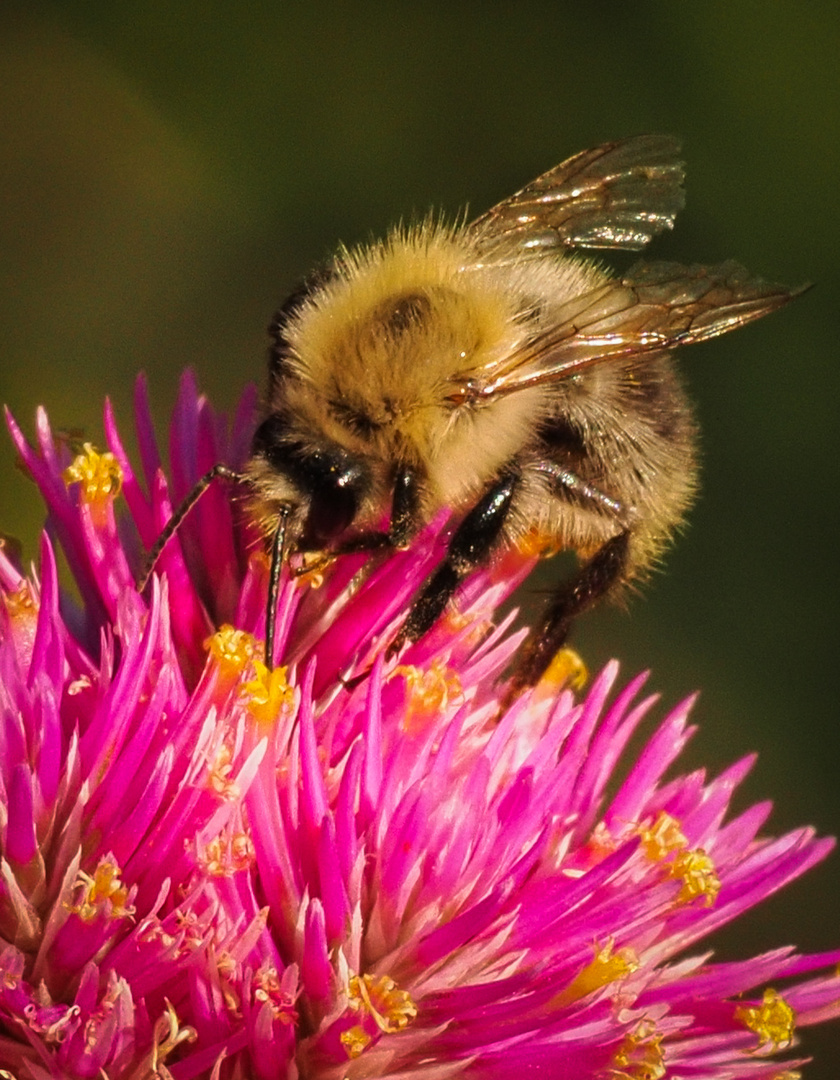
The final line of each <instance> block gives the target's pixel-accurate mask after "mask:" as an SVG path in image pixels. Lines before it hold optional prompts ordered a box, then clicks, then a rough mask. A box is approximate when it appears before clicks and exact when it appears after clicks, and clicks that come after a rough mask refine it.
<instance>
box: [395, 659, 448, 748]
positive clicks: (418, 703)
mask: <svg viewBox="0 0 840 1080" xmlns="http://www.w3.org/2000/svg"><path fill="white" fill-rule="evenodd" d="M393 674H394V675H402V676H403V677H404V678H405V685H406V690H407V695H406V707H405V716H404V718H403V723H402V727H403V730H404V731H406V732H411V731H415V730H418V729H421V728H423V727H425V726H426V724H428V723H429V721H431V720H433V719H435V717H438V716H440V714H441V712H442V711H443V710H444V709H446V708H448V706H449V705H450V703H451V702H452V700H453V698H458V697H459V696H460V695H461V693H462V692H463V691H462V688H461V680H460V679H459V678H458V674H457V672H455V671H453V670H452V669H451V668H448V667H447V666H446V665H445V664H443V663H441V661H439V660H435V662H434V663H433V664H432V666H431V667H430V668H428V669H426V670H425V671H424V670H423V669H422V668H418V667H414V666H412V665H410V664H401V665H400V666H399V667H397V668H394V672H393Z"/></svg>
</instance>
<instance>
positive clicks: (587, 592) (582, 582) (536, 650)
mask: <svg viewBox="0 0 840 1080" xmlns="http://www.w3.org/2000/svg"><path fill="white" fill-rule="evenodd" d="M629 539H630V534H629V532H627V531H624V532H620V533H618V534H617V535H616V536H613V537H611V538H610V539H609V540H607V541H606V543H605V544H603V545H602V546H601V547H600V548H599V549H598V551H596V553H595V554H594V555H593V556H592V558H591V559H590V560H589V562H587V563H585V564H584V565H583V566H582V567H581V569H580V570H579V571H578V572H577V574H575V576H574V577H572V578H571V579H570V580H569V581H564V582H563V583H562V585H561V586H560V588H559V589H558V591H557V592H556V594H555V595H554V598H553V599H552V600H551V602H550V603H549V605H548V607H547V608H546V610H545V612H544V613H543V615H542V618H541V619H540V621H539V622H538V623H537V624H536V625H535V626H534V627H533V628H532V630H531V633H530V634H529V636H528V639H527V640H526V642H525V644H524V646H523V648H522V651H521V652H520V653H519V656H518V658H517V661H516V665H515V667H514V669H513V673H512V675H511V677H510V680H509V682H508V685H507V687H506V688H505V691H504V694H503V697H502V711H504V710H505V709H507V708H508V707H509V706H510V705H512V704H513V702H514V701H516V699H517V698H518V697H519V695H520V694H522V693H523V691H525V690H527V689H529V687H532V686H535V685H536V684H537V683H538V682H539V681H540V679H541V678H542V676H543V675H544V674H545V673H546V671H547V670H548V668H549V666H550V665H551V662H552V660H553V659H554V657H555V656H556V655H557V653H558V652H559V650H560V649H561V648H562V647H563V645H564V644H565V642H566V638H567V637H568V635H569V630H570V629H571V626H572V623H573V622H574V620H575V619H576V618H577V616H578V615H580V614H581V613H582V612H584V611H586V609H587V608H589V607H590V606H591V605H592V604H594V603H595V601H596V600H599V599H600V598H601V597H602V596H604V595H605V594H606V593H608V592H609V591H610V589H611V588H612V587H613V586H614V585H615V584H616V583H617V582H618V581H620V580H621V578H622V577H623V575H624V572H625V569H626V567H627V557H628V549H629Z"/></svg>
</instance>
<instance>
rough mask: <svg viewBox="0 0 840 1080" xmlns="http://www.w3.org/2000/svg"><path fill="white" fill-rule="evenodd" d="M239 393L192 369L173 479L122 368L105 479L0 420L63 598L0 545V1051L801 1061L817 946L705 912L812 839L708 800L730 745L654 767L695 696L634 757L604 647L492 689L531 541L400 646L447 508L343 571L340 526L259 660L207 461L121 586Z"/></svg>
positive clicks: (527, 1069)
mask: <svg viewBox="0 0 840 1080" xmlns="http://www.w3.org/2000/svg"><path fill="white" fill-rule="evenodd" d="M254 400H255V397H254V392H253V390H249V391H248V392H247V393H246V395H245V396H244V397H243V399H242V402H241V404H240V406H239V408H238V410H237V412H236V416H235V418H234V420H233V421H232V424H231V423H229V422H228V421H227V420H226V418H225V417H223V416H221V415H219V414H217V413H216V412H215V411H214V410H213V409H212V407H211V406H210V404H209V403H208V402H207V400H206V399H205V398H204V397H202V396H201V395H200V393H199V392H198V389H197V387H196V384H195V380H194V378H193V377H192V376H190V375H187V376H185V378H184V380H183V381H182V385H181V391H180V394H179V397H178V402H177V405H176V410H175V418H174V421H173V425H172V427H171V430H170V440H169V455H168V456H169V460H170V461H171V463H172V470H171V474H170V475H169V476H167V475H165V473H164V471H163V466H162V456H161V454H160V452H159V450H158V447H157V443H156V440H155V436H154V428H153V424H152V419H151V413H150V409H149V405H148V400H147V395H146V388H145V382H144V381H143V380H138V384H137V389H136V396H135V409H136V423H137V429H138V436H139V443H140V456H141V462H142V464H141V466H139V467H138V468H137V469H135V468H134V467H133V466H132V464H131V462H130V461H129V459H128V457H127V455H126V452H125V449H124V446H123V443H122V440H121V438H120V433H119V430H118V425H117V422H116V420H115V418H114V415H113V412H112V410H111V409H110V406H106V412H105V431H106V435H107V442H108V445H109V446H110V448H111V451H112V453H113V454H114V455H115V457H116V459H117V461H118V463H119V465H120V467H121V469H122V492H123V496H124V498H119V499H117V500H116V502H114V499H113V494H111V495H110V496H109V498H110V501H108V499H107V498H106V500H105V502H104V503H103V504H101V505H98V506H97V507H92V506H91V505H89V504H88V503H86V502H85V497H86V496H85V494H84V493H83V492H82V491H81V490H77V489H76V487H75V486H71V489H68V485H67V484H66V483H65V480H64V478H63V470H64V468H65V466H66V465H67V461H66V460H65V458H66V457H67V454H66V453H65V450H64V448H63V447H61V446H59V445H57V444H56V443H55V442H54V441H53V437H52V433H51V431H50V427H49V424H48V423H47V420H46V417H45V416H44V415H43V414H40V415H39V417H38V421H37V429H36V442H35V446H34V447H33V446H30V445H29V444H28V443H27V442H26V440H25V439H24V438H23V436H22V434H21V432H20V430H19V429H18V428H17V426H16V425H15V423H14V421H11V420H10V422H9V426H10V431H11V433H12V438H13V440H14V442H15V445H16V446H17V448H18V452H19V454H20V456H21V458H22V460H23V461H24V463H25V464H26V466H27V468H28V469H29V471H30V473H31V474H32V476H33V478H34V479H35V481H36V482H37V483H38V484H39V486H40V487H41V490H42V492H43V495H44V498H45V501H46V503H47V506H48V509H49V514H50V529H51V532H52V535H53V536H54V537H55V538H56V539H57V540H58V542H59V543H60V544H61V545H62V547H63V550H64V554H65V557H66V560H67V563H68V565H69V566H70V569H71V572H72V573H73V575H74V577H75V584H76V589H77V592H78V599H77V600H74V599H72V598H71V597H70V595H69V594H68V592H67V591H66V590H65V589H64V588H63V586H62V583H61V580H60V578H59V574H58V572H57V568H56V559H55V556H54V552H53V548H52V544H51V542H50V541H49V540H47V539H46V537H45V538H44V540H43V543H42V547H41V561H40V570H39V575H40V581H34V580H33V581H28V580H27V579H26V578H25V577H24V576H23V575H22V573H21V572H20V570H19V569H18V568H17V567H16V566H15V565H14V562H13V561H12V560H10V559H9V558H8V557H7V556H6V555H5V554H4V553H3V551H2V550H0V593H2V598H3V601H4V602H3V604H2V605H0V739H2V743H3V754H2V755H0V798H1V799H2V810H3V814H2V816H0V855H2V860H0V871H2V872H0V968H2V971H3V978H2V979H0V1069H4V1070H6V1071H7V1072H9V1073H11V1074H13V1075H16V1076H31V1077H33V1078H35V1080H46V1078H47V1077H48V1076H50V1077H52V1076H54V1077H62V1078H69V1077H73V1078H76V1077H83V1076H91V1077H96V1076H102V1075H107V1076H113V1077H115V1078H116V1077H117V1076H123V1075H124V1076H126V1077H134V1076H141V1075H146V1074H147V1073H149V1070H150V1069H151V1068H152V1065H151V1063H152V1062H154V1063H155V1067H156V1068H157V1069H158V1073H159V1074H160V1075H166V1073H165V1071H164V1070H168V1073H169V1075H171V1076H173V1077H175V1078H176V1080H187V1078H191V1077H195V1078H196V1080H237V1078H240V1077H241V1078H245V1077H249V1078H255V1080H263V1078H265V1080H274V1078H280V1080H295V1078H299V1077H303V1076H307V1077H320V1076H324V1077H334V1078H338V1077H347V1078H348V1080H360V1078H362V1077H370V1078H375V1077H401V1078H403V1080H411V1078H412V1077H416V1078H417V1080H421V1078H425V1080H450V1078H454V1077H456V1076H459V1077H463V1078H464V1080H495V1078H497V1077H498V1080H507V1078H508V1077H509V1076H510V1074H511V1070H514V1071H519V1072H523V1073H524V1074H526V1075H528V1076H532V1077H540V1076H545V1077H546V1078H548V1077H551V1078H552V1080H556V1078H558V1077H559V1078H561V1080H564V1078H565V1080H605V1078H609V1077H615V1078H616V1080H617V1078H619V1077H621V1078H624V1080H626V1078H627V1077H630V1078H632V1080H639V1078H640V1077H642V1076H660V1075H662V1076H675V1077H676V1076H681V1077H685V1078H686V1080H689V1078H692V1080H700V1078H703V1080H739V1078H742V1077H743V1078H744V1080H747V1078H753V1080H757V1078H767V1080H770V1078H771V1077H773V1078H775V1077H778V1076H780V1075H783V1072H784V1070H785V1069H786V1068H794V1067H795V1066H796V1063H797V1062H798V1061H799V1060H800V1056H799V1055H797V1053H796V1050H795V1046H794V1042H795V1034H794V1030H793V1026H792V1025H793V1019H792V1018H793V1016H794V1014H795V1016H796V1023H798V1024H799V1025H806V1024H813V1023H818V1022H823V1021H825V1020H828V1019H831V1018H834V1017H836V1016H837V1015H838V1013H840V977H838V975H837V964H838V961H840V952H826V953H823V954H821V955H817V956H801V955H799V954H798V953H797V952H796V951H795V950H794V949H791V948H786V949H779V950H775V951H773V952H768V953H765V954H763V955H762V956H757V957H753V958H747V959H743V958H742V959H739V960H738V961H737V962H726V961H725V960H724V961H720V960H713V959H712V957H711V955H709V950H708V946H707V945H706V944H705V940H706V938H707V937H708V935H709V934H710V933H712V932H713V931H714V930H715V929H716V928H718V927H719V926H721V925H723V924H724V923H727V922H731V921H733V920H735V919H737V918H741V917H742V916H744V914H745V913H746V912H747V911H748V909H749V908H750V907H752V906H754V905H755V904H758V903H759V902H761V900H763V899H764V898H765V897H767V896H768V895H770V894H772V893H773V892H775V891H776V890H778V889H780V888H782V887H784V886H785V885H786V884H787V883H789V882H791V881H793V880H794V879H795V878H797V877H798V876H799V875H800V874H803V873H805V872H806V871H807V870H808V869H810V867H812V866H813V865H814V864H815V863H817V862H818V861H819V860H820V859H822V858H824V857H825V856H826V855H827V854H828V852H829V850H830V849H831V846H832V842H831V841H830V840H825V839H819V838H816V837H815V835H814V833H813V831H812V830H810V829H801V830H798V831H796V832H792V833H789V834H788V835H786V836H782V837H780V838H773V837H772V836H768V835H765V832H764V830H765V829H766V823H767V819H768V815H769V812H770V804H769V803H767V802H764V803H758V804H756V805H755V806H752V807H747V808H746V809H743V810H739V811H738V812H737V813H733V810H732V800H733V797H734V796H735V793H736V790H737V788H738V785H739V784H740V783H741V781H742V780H743V779H744V777H745V776H746V774H747V772H748V771H749V769H750V767H751V766H752V763H753V759H752V758H745V759H743V760H742V761H739V762H736V763H735V764H734V765H732V766H731V767H730V768H729V769H727V770H725V771H724V772H723V773H721V774H720V775H719V776H717V777H711V778H709V777H707V775H706V773H705V772H704V771H703V770H699V769H698V770H696V771H694V772H692V773H689V774H685V775H681V774H680V773H679V772H678V771H677V769H676V762H677V758H678V757H679V754H680V752H681V751H682V748H683V747H684V745H685V743H686V742H687V740H688V739H689V738H690V736H691V733H692V730H693V729H692V728H691V727H690V724H689V715H690V711H691V706H692V699H689V700H687V701H685V702H683V703H682V704H680V705H678V706H677V707H676V708H675V709H674V710H672V711H671V712H670V713H669V714H668V715H667V716H665V718H664V720H660V721H659V722H658V726H657V725H656V724H654V725H653V727H652V729H651V728H649V729H648V730H649V731H651V730H652V733H651V734H649V735H648V736H647V741H646V743H645V744H644V745H643V747H642V749H641V751H639V752H638V753H635V752H633V751H632V750H631V749H630V747H631V737H632V736H634V734H637V733H638V732H639V731H640V730H644V725H648V724H649V723H650V721H649V720H648V717H649V716H650V715H651V714H652V713H653V711H654V709H655V707H656V698H655V697H654V696H647V697H645V696H642V693H643V690H642V687H643V684H644V682H645V676H638V677H637V678H635V679H633V680H631V681H630V682H629V683H628V684H627V685H626V686H624V687H623V688H622V687H620V686H619V685H618V665H617V664H615V663H612V664H610V665H608V666H607V667H606V668H605V669H604V671H603V672H602V673H601V674H599V675H598V676H596V678H595V680H594V681H593V683H592V686H591V687H590V689H589V691H588V692H587V693H585V694H583V695H580V696H579V697H575V695H574V694H572V693H571V692H570V691H563V692H558V693H554V692H553V691H552V689H551V687H550V686H549V685H548V684H547V683H545V684H543V685H541V686H539V687H538V688H537V689H536V691H535V692H533V693H531V694H525V695H523V696H522V697H521V698H520V699H519V700H518V701H517V702H516V703H515V704H514V705H513V706H512V707H511V708H510V709H509V710H508V711H507V712H506V713H505V715H503V716H501V717H499V716H498V713H499V694H500V687H501V686H502V685H503V677H504V676H503V673H504V671H505V669H506V667H507V666H508V665H509V663H510V662H511V659H512V658H513V657H514V656H515V654H516V651H517V649H518V648H519V647H520V646H521V638H522V635H521V632H512V631H511V629H510V627H511V623H510V621H509V620H507V621H504V622H503V623H501V624H500V625H499V626H496V627H493V626H492V625H491V623H492V620H493V618H494V614H495V611H496V608H497V607H498V605H499V604H501V603H502V602H503V601H504V600H505V598H506V597H507V596H509V595H510V593H511V591H512V590H513V589H514V588H515V586H516V584H517V583H518V582H519V581H520V580H521V579H522V578H523V577H524V576H525V575H526V574H527V573H528V571H529V569H530V566H531V561H529V560H528V559H526V558H525V557H522V558H514V557H513V556H511V557H510V560H509V566H508V565H504V566H503V565H501V564H499V565H491V566H489V567H486V568H483V569H481V570H480V571H479V572H477V573H476V574H474V575H473V576H472V577H471V578H470V579H469V580H468V581H467V582H466V583H465V585H464V587H463V588H462V589H461V590H459V592H458V594H457V596H456V598H455V603H454V604H453V610H452V613H451V615H448V616H447V618H445V619H442V620H441V621H440V622H439V623H438V624H437V625H436V626H435V627H434V628H433V630H432V632H430V633H429V634H428V635H426V636H425V637H424V638H423V639H422V640H421V641H419V642H417V643H415V644H414V645H412V646H410V647H409V648H407V649H405V651H404V652H403V654H402V656H401V657H399V658H398V659H396V658H393V659H392V658H389V657H387V656H386V653H385V649H386V646H387V643H388V641H389V640H390V635H391V633H392V632H393V628H395V627H396V626H398V625H399V623H400V621H401V620H402V619H403V618H404V616H405V612H406V607H407V605H408V603H409V602H410V599H411V597H412V596H413V595H414V593H415V592H416V589H417V587H418V585H419V584H420V583H421V582H422V581H423V579H424V577H425V575H426V574H427V573H428V572H429V570H430V568H431V567H432V566H434V565H435V564H436V563H437V562H438V561H439V559H440V557H441V554H442V552H443V550H444V548H445V545H446V543H447V537H448V533H447V530H448V529H449V525H448V524H447V522H446V521H444V520H439V521H436V522H434V523H432V524H431V525H430V526H429V527H428V528H427V529H426V530H425V531H424V533H423V534H422V535H421V536H419V537H417V539H416V541H415V543H414V544H413V546H412V547H411V548H410V549H409V550H406V551H400V552H394V553H392V554H390V555H389V556H388V557H387V558H382V559H381V560H379V561H377V562H376V563H375V564H374V563H371V565H370V567H369V570H370V573H369V575H368V577H367V578H366V579H365V580H364V581H362V580H361V577H358V574H359V571H360V570H362V569H363V568H364V567H365V565H366V556H364V555H356V556H353V557H340V558H339V559H337V560H336V562H335V564H334V565H333V566H332V567H331V568H330V570H329V572H328V573H327V575H326V578H325V581H324V582H323V584H322V586H321V587H320V588H314V587H310V586H309V585H308V584H306V583H305V582H304V581H303V580H301V579H300V578H294V577H292V576H291V575H288V576H287V575H286V574H285V573H284V577H283V584H282V588H281V595H280V597H279V601H278V611H277V645H276V658H277V662H278V663H279V664H281V665H283V667H282V669H281V668H278V669H277V670H275V671H274V672H273V674H270V673H268V672H267V671H266V670H265V668H264V667H262V665H261V663H260V662H259V661H260V660H261V652H260V649H261V636H262V635H263V634H264V632H265V584H266V564H265V561H264V558H263V555H262V551H261V546H260V540H259V537H258V536H257V535H256V533H255V530H254V528H253V527H252V525H250V524H249V523H248V521H247V520H246V514H245V513H243V510H244V503H243V500H242V499H241V495H242V492H238V491H235V490H232V488H231V485H230V484H228V483H215V482H214V483H213V484H211V486H210V488H209V489H208V490H207V491H206V492H205V494H204V495H203V496H202V498H201V500H199V503H198V504H197V506H196V507H194V508H193V510H192V511H190V513H189V514H188V515H187V517H186V519H185V520H184V522H183V523H182V525H181V527H180V529H179V531H178V533H177V535H176V536H175V537H174V538H173V539H172V541H171V542H170V543H169V544H168V545H167V547H166V549H165V551H164V552H163V554H162V556H161V558H160V561H159V563H158V565H157V567H156V572H155V575H154V576H153V579H152V580H151V582H150V583H149V584H148V587H147V588H146V589H145V590H144V592H143V594H142V595H141V594H139V593H138V591H137V589H136V587H135V584H134V580H135V577H136V576H137V575H138V574H139V573H140V570H141V564H142V562H143V558H144V555H143V551H144V549H148V547H149V546H150V545H151V544H152V543H153V542H154V539H155V537H156V535H157V534H158V532H159V530H160V529H161V528H162V527H163V525H164V524H165V523H166V521H167V520H168V519H169V516H170V515H171V513H172V506H173V503H174V504H177V503H178V501H179V500H180V499H181V498H183V496H184V494H185V493H186V492H187V491H188V490H190V488H192V486H193V485H194V484H195V482H196V481H197V480H198V478H199V476H200V475H201V474H202V473H204V472H206V471H207V470H208V469H210V468H211V467H212V466H213V465H214V464H216V463H219V462H221V463H224V464H226V465H228V467H230V468H232V469H234V470H236V469H241V468H242V465H243V462H244V461H245V460H246V459H247V456H248V453H249V447H250V440H251V435H252V431H253V424H254ZM444 516H445V515H444ZM225 623H228V624H231V625H229V626H226V627H222V624H225ZM234 627H235V629H234ZM353 676H361V677H360V678H354V677H353ZM618 774H620V775H623V776H624V780H623V781H622V782H620V783H617V782H616V779H615V778H616V776H617V775H618ZM785 937H787V931H785ZM773 1010H775V1012H774V1011H773ZM788 1016H789V1017H791V1020H790V1024H789V1026H788V1027H786V1026H785V1024H786V1023H787V1021H786V1019H785V1018H786V1017H788Z"/></svg>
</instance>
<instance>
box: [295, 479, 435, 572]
mask: <svg viewBox="0 0 840 1080" xmlns="http://www.w3.org/2000/svg"><path fill="white" fill-rule="evenodd" d="M419 511H420V478H419V477H418V475H417V473H416V472H415V471H414V469H410V468H409V467H408V466H407V465H404V466H402V467H401V468H400V469H399V470H398V471H397V474H396V476H395V477H394V495H393V498H392V499H391V519H390V521H389V523H388V531H387V532H383V531H382V530H377V529H371V530H369V531H367V532H363V533H358V534H357V535H356V536H351V537H350V539H349V540H345V541H344V542H343V543H341V544H337V545H336V546H335V547H334V548H331V549H330V550H329V551H327V552H325V553H324V558H323V563H324V565H326V564H328V563H329V562H332V560H333V559H334V558H336V557H337V556H338V555H355V554H357V553H358V552H360V551H376V550H378V549H379V548H405V547H407V546H408V543H409V541H410V540H411V538H412V536H413V535H414V534H415V533H416V532H417V522H418V520H419ZM314 566H315V569H319V568H320V567H321V562H316V563H315V564H314ZM311 569H312V565H310V566H309V567H307V568H306V570H305V571H304V572H307V573H308V572H309V570H311Z"/></svg>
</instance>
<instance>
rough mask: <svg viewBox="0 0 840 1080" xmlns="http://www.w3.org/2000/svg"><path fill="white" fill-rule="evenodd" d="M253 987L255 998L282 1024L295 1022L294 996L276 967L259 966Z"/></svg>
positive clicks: (296, 1013) (296, 1016)
mask: <svg viewBox="0 0 840 1080" xmlns="http://www.w3.org/2000/svg"><path fill="white" fill-rule="evenodd" d="M254 987H255V989H254V997H255V999H256V1000H257V1001H260V1002H265V1003H266V1004H267V1005H268V1006H270V1008H271V1011H272V1013H273V1014H274V1018H275V1019H276V1020H279V1021H280V1022H281V1023H283V1024H296V1023H297V1020H298V1012H297V1009H296V1008H295V1003H294V998H292V997H290V996H289V994H288V992H287V991H286V990H284V988H283V984H282V982H281V980H280V976H279V975H278V974H277V968H274V967H271V966H270V965H269V966H266V967H263V968H260V970H259V971H258V972H257V973H256V975H255V976H254ZM342 1041H343V1040H342Z"/></svg>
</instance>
